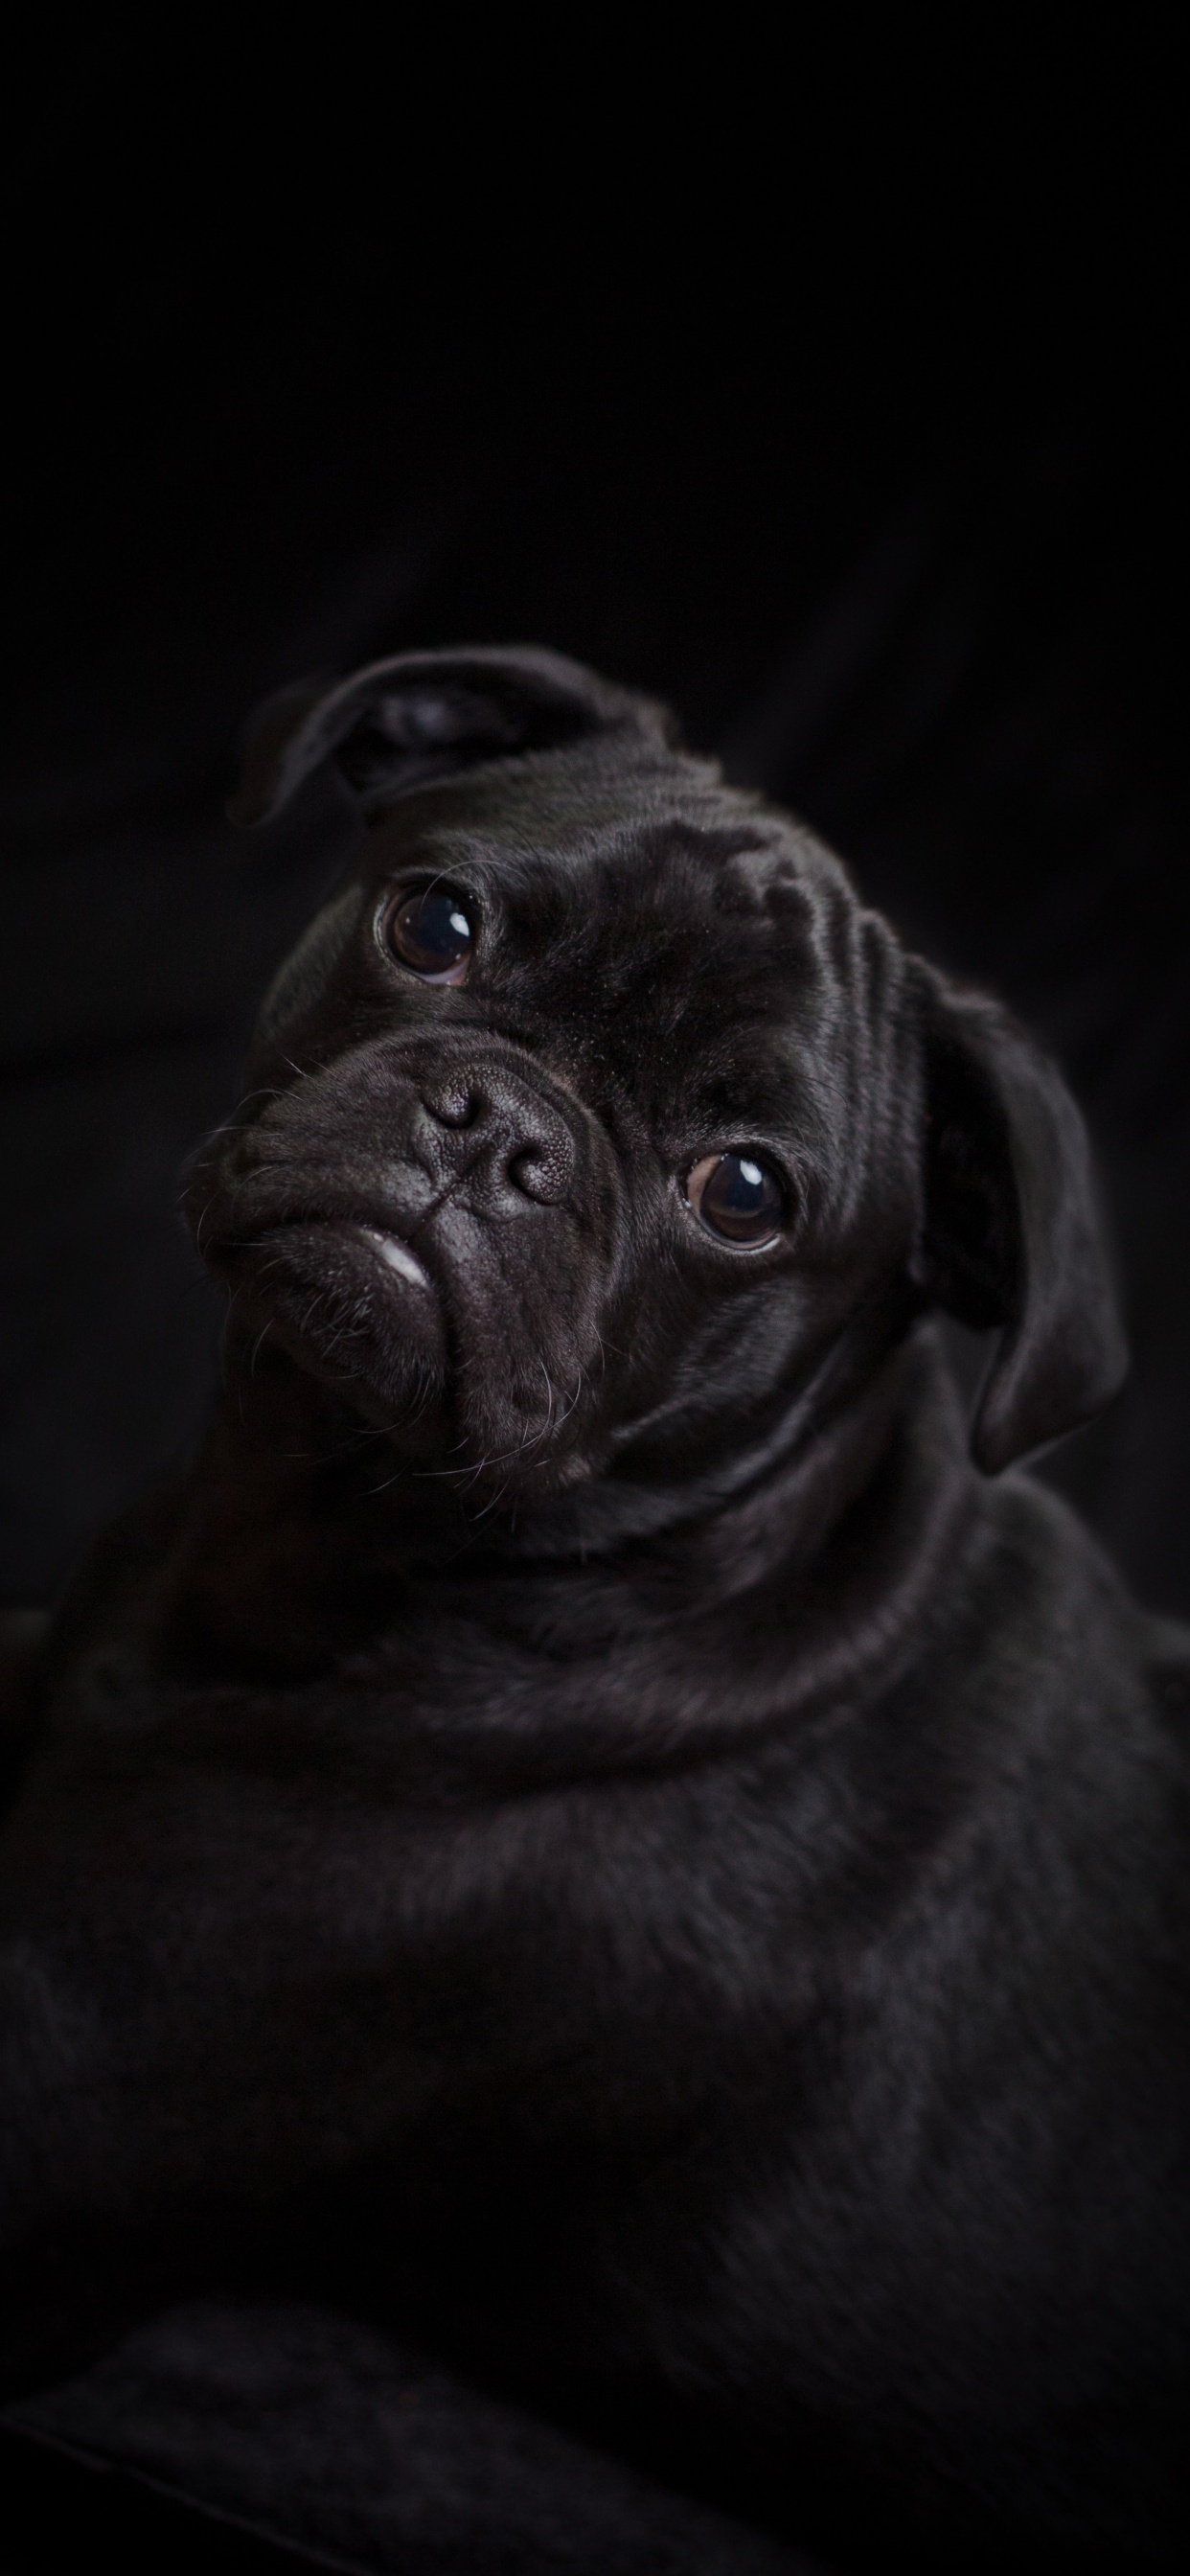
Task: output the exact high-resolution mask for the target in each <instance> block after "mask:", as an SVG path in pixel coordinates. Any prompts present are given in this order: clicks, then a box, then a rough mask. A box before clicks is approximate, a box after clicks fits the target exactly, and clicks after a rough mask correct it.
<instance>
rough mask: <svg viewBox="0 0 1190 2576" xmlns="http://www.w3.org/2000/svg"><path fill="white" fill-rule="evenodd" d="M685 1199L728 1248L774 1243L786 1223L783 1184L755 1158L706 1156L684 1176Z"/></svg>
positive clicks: (737, 1155) (730, 1155) (744, 1153)
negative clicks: (734, 1245)
mask: <svg viewBox="0 0 1190 2576" xmlns="http://www.w3.org/2000/svg"><path fill="white" fill-rule="evenodd" d="M686 1196H687V1198H688V1200H689V1202H690V1205H691V1207H692V1208H693V1210H694V1213H695V1215H696V1216H697V1217H698V1218H699V1219H700V1221H701V1223H702V1224H703V1225H705V1227H706V1228H707V1231H708V1233H709V1234H717V1235H718V1236H719V1238H720V1240H721V1241H722V1242H724V1243H740V1244H745V1245H747V1246H749V1247H750V1248H753V1249H754V1248H755V1247H756V1246H757V1245H759V1244H762V1243H775V1242H776V1239H777V1236H778V1235H779V1234H780V1231H781V1227H782V1224H783V1222H784V1218H785V1192H784V1190H783V1189H782V1187H781V1183H780V1181H779V1180H778V1179H777V1176H776V1173H775V1172H772V1171H770V1169H769V1166H768V1164H767V1163H762V1162H761V1160H760V1158H759V1156H758V1155H756V1154H749V1153H747V1152H741V1153H735V1154H704V1156H703V1159H702V1161H701V1163H695V1165H694V1167H693V1169H692V1170H691V1171H689V1172H688V1173H687V1175H686Z"/></svg>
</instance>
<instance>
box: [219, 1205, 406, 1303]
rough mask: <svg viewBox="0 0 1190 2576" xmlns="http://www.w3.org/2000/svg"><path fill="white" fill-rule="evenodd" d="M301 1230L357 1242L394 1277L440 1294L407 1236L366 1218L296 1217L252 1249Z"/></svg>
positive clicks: (308, 1233)
mask: <svg viewBox="0 0 1190 2576" xmlns="http://www.w3.org/2000/svg"><path fill="white" fill-rule="evenodd" d="M298 1233H301V1234H306V1235H319V1234H321V1235H323V1236H330V1235H338V1236H341V1237H343V1238H344V1240H345V1241H346V1243H347V1244H349V1245H350V1244H351V1243H352V1242H353V1241H354V1242H355V1243H357V1244H360V1245H362V1246H363V1247H364V1248H365V1249H366V1250H367V1251H368V1252H369V1253H371V1254H373V1255H374V1256H375V1258H376V1260H378V1261H380V1262H382V1263H383V1265H384V1268H385V1269H386V1270H387V1271H388V1272H389V1274H390V1276H392V1277H395V1278H397V1279H404V1280H407V1281H408V1283H409V1285H410V1287H412V1288H420V1289H423V1290H424V1291H425V1292H426V1294H427V1295H429V1296H433V1295H434V1294H435V1293H436V1292H435V1289H434V1282H433V1280H432V1279H431V1277H430V1274H429V1271H428V1270H427V1269H426V1266H425V1263H424V1262H422V1261H419V1260H418V1257H417V1254H416V1253H415V1252H412V1251H411V1250H410V1248H409V1245H408V1244H407V1243H406V1242H405V1241H404V1240H403V1238H402V1237H401V1236H400V1235H399V1234H393V1233H392V1232H391V1230H390V1229H389V1228H387V1227H385V1226H379V1225H373V1224H371V1223H370V1222H369V1221H368V1220H367V1219H366V1218H364V1217H359V1218H347V1217H302V1218H296V1219H294V1220H293V1221H292V1222H291V1223H289V1224H287V1225H283V1226H278V1227H276V1228H275V1229H273V1231H272V1233H271V1234H270V1235H269V1236H267V1237H262V1238H261V1246H253V1247H252V1248H253V1249H259V1248H261V1247H262V1246H263V1244H264V1243H265V1242H271V1243H273V1244H277V1243H278V1242H283V1241H284V1239H285V1237H286V1236H292V1235H295V1234H298Z"/></svg>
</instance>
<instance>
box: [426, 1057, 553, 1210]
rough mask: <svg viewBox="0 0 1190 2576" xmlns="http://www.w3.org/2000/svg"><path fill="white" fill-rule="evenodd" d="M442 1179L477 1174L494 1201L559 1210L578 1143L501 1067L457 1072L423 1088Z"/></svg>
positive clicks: (538, 1097)
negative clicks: (509, 1199) (507, 1198)
mask: <svg viewBox="0 0 1190 2576" xmlns="http://www.w3.org/2000/svg"><path fill="white" fill-rule="evenodd" d="M420 1093H421V1102H422V1107H423V1109H424V1110H425V1112H426V1114H427V1120H428V1123H429V1130H430V1132H429V1134H428V1136H427V1138H426V1142H427V1144H428V1145H429V1146H430V1150H431V1153H432V1157H433V1161H434V1163H435V1165H436V1166H437V1167H438V1169H439V1170H440V1171H441V1173H442V1176H443V1178H448V1177H453V1176H454V1175H456V1174H458V1175H460V1176H461V1175H462V1174H463V1173H467V1174H471V1173H474V1174H475V1175H476V1177H477V1179H478V1178H482V1179H484V1180H485V1181H486V1184H487V1188H488V1190H489V1191H494V1192H495V1194H496V1195H497V1196H499V1195H501V1194H503V1193H511V1194H512V1196H513V1197H514V1199H520V1200H524V1199H532V1200H534V1201H536V1203H537V1205H538V1206H540V1207H557V1206H559V1205H560V1204H561V1202H562V1200H563V1199H565V1198H567V1197H568V1196H569V1194H570V1192H571V1190H572V1188H573V1185H574V1171H575V1140H574V1137H573V1135H572V1133H571V1131H570V1128H569V1126H568V1124H567V1122H566V1120H565V1118H564V1117H563V1116H562V1113H561V1111H560V1110H558V1109H556V1108H555V1107H554V1104H553V1103H552V1101H549V1100H546V1099H544V1098H543V1097H542V1095H541V1094H540V1093H539V1092H536V1091H535V1090H534V1089H533V1087H532V1085H531V1084H530V1083H528V1082H524V1081H522V1080H520V1078H519V1077H518V1076H517V1075H515V1074H512V1073H509V1072H507V1071H505V1070H504V1068H503V1067H494V1066H483V1067H482V1068H477V1069H475V1070H467V1069H465V1068H460V1069H458V1070H456V1071H452V1072H449V1073H447V1072H443V1073H441V1074H438V1075H435V1077H434V1079H433V1080H432V1081H429V1082H423V1083H422V1084H421V1086H420Z"/></svg>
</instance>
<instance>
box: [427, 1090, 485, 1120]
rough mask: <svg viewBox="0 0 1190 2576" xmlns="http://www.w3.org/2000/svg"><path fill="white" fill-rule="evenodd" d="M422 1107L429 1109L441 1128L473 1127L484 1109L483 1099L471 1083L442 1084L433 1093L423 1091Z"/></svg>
mask: <svg viewBox="0 0 1190 2576" xmlns="http://www.w3.org/2000/svg"><path fill="white" fill-rule="evenodd" d="M421 1098H422V1107H423V1109H428V1110H429V1113H430V1116H431V1118H436V1119H437V1121H438V1124H439V1126H440V1127H471V1126H473V1125H474V1123H475V1120H476V1119H477V1118H478V1116H479V1113H480V1110H481V1109H482V1107H483V1098H482V1095H481V1093H480V1092H478V1091H477V1090H475V1088H474V1086H473V1085H472V1084H471V1083H469V1082H463V1081H460V1082H442V1083H439V1084H438V1085H437V1087H436V1089H435V1090H434V1091H432V1092H427V1091H423V1093H422V1096H421Z"/></svg>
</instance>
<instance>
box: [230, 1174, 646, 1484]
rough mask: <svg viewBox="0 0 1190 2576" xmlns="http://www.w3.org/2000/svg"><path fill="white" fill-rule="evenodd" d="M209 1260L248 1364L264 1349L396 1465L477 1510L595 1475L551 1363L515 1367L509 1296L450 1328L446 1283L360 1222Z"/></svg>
mask: <svg viewBox="0 0 1190 2576" xmlns="http://www.w3.org/2000/svg"><path fill="white" fill-rule="evenodd" d="M208 1258H210V1259H211V1260H212V1261H213V1264H214V1266H215V1267H216V1268H218V1269H219V1270H221V1271H222V1272H223V1273H224V1275H225V1277H227V1278H228V1280H229V1282H230V1284H231V1285H232V1286H233V1287H234V1290H235V1297H236V1307H237V1313H238V1316H239V1319H240V1324H241V1327H242V1328H244V1329H245V1334H246V1347H247V1349H248V1350H249V1351H251V1349H252V1347H253V1337H255V1338H259V1337H260V1336H261V1335H265V1336H267V1338H268V1340H269V1341H270V1342H271V1343H273V1344H275V1345H276V1346H278V1347H279V1348H280V1349H282V1350H283V1351H285V1352H286V1353H287V1355H288V1357H289V1358H290V1359H291V1360H293V1361H295V1362H296V1364H297V1366H298V1367H299V1368H300V1369H301V1370H302V1372H303V1373H304V1375H305V1376H307V1377H311V1378H315V1379H317V1380H318V1381H319V1382H320V1383H321V1384H322V1385H324V1386H326V1387H328V1388H330V1389H332V1390H333V1391H334V1393H335V1394H336V1395H337V1396H338V1398H339V1399H340V1402H341V1403H344V1404H346V1405H347V1406H348V1408H349V1409H350V1410H351V1411H352V1412H354V1413H356V1414H357V1415H358V1416H359V1418H360V1420H361V1422H362V1423H364V1424H366V1425H367V1426H368V1428H369V1429H372V1430H379V1431H383V1433H384V1434H385V1436H386V1438H387V1440H388V1441H389V1443H390V1444H391V1446H392V1447H393V1448H394V1449H395V1450H396V1452H397V1454H398V1455H399V1456H403V1457H405V1458H407V1459H408V1460H409V1462H410V1463H411V1464H418V1465H421V1466H423V1467H424V1466H426V1465H429V1464H434V1465H435V1466H436V1467H437V1468H438V1470H439V1472H441V1473H442V1474H444V1475H446V1476H448V1477H449V1478H451V1479H452V1480H454V1481H457V1485H458V1489H459V1492H460V1494H461V1495H463V1496H464V1497H465V1498H466V1501H467V1503H468V1505H469V1506H470V1507H471V1508H473V1509H476V1510H482V1509H483V1508H484V1507H485V1506H486V1505H487V1504H489V1503H492V1502H494V1501H497V1500H503V1499H508V1500H510V1501H516V1502H518V1503H519V1502H521V1501H524V1500H528V1499H529V1498H532V1499H534V1500H537V1501H545V1500H547V1499H550V1498H552V1497H553V1496H555V1495H557V1494H560V1493H564V1492H566V1491H568V1490H570V1489H571V1488H572V1487H573V1486H575V1485H576V1484H582V1483H585V1482H586V1481H587V1480H588V1478H589V1477H590V1476H591V1475H592V1474H593V1473H595V1472H597V1462H596V1460H595V1458H594V1457H593V1456H592V1455H591V1454H589V1453H588V1450H587V1448H586V1446H585V1444H583V1443H582V1442H581V1441H576V1440H575V1438H574V1436H573V1434H574V1432H575V1430H576V1429H577V1428H578V1426H577V1424H576V1423H575V1420H574V1415H573V1412H572V1411H571V1410H570V1409H569V1408H567V1407H566V1406H565V1405H562V1406H560V1407H559V1406H558V1405H557V1403H556V1400H555V1398H554V1397H553V1395H552V1394H551V1393H548V1390H549V1389H550V1384H551V1381H550V1373H549V1371H548V1370H547V1369H546V1367H545V1365H544V1363H543V1362H542V1361H540V1360H539V1359H537V1358H536V1356H535V1355H534V1354H533V1353H531V1352H524V1353H522V1354H521V1358H520V1365H519V1366H518V1365H517V1363H516V1361H515V1360H514V1357H513V1351H514V1347H515V1345H516V1342H517V1340H518V1333H517V1321H518V1319H517V1318H516V1317H515V1316H513V1315H510V1314H508V1313H507V1312H505V1311H504V1308H503V1306H502V1304H501V1303H500V1301H499V1299H498V1296H495V1297H493V1301H492V1308H491V1311H490V1313H483V1312H482V1307H483V1306H485V1305H486V1302H487V1301H486V1300H482V1301H481V1312H480V1313H479V1314H477V1312H476V1305H475V1300H474V1298H471V1299H470V1300H468V1301H467V1302H468V1312H467V1315H466V1319H465V1321H464V1318H463V1317H462V1316H461V1315H459V1314H456V1315H455V1316H454V1318H453V1325H452V1324H451V1323H450V1322H449V1321H448V1319H449V1318H450V1310H451V1303H452V1301H451V1296H450V1280H449V1277H448V1278H446V1279H445V1280H440V1279H438V1278H436V1277H435V1276H434V1275H432V1274H431V1272H430V1270H429V1268H428V1267H427V1265H426V1264H425V1263H424V1262H423V1261H422V1260H421V1258H420V1256H419V1254H418V1253H416V1252H414V1251H413V1250H412V1248H411V1247H410V1246H409V1245H408V1244H407V1243H406V1242H404V1241H403V1240H402V1239H401V1237H399V1236H397V1235H394V1234H392V1233H388V1232H386V1231H385V1230H384V1229H383V1228H382V1227H380V1226H377V1225H371V1224H368V1223H366V1222H364V1221H362V1220H361V1221H358V1222H351V1223H349V1222H346V1221H344V1220H340V1219H334V1220H329V1219H328V1220H318V1221H313V1222H311V1221H295V1222H291V1223H287V1224H283V1225H279V1226H275V1227H272V1228H270V1229H269V1230H268V1231H267V1232H265V1233H262V1234H261V1235H259V1236H258V1237H257V1238H256V1239H255V1240H254V1241H253V1242H251V1243H244V1242H242V1241H241V1242H238V1243H236V1244H235V1245H234V1246H233V1247H229V1248H228V1249H227V1250H225V1251H221V1250H220V1248H218V1247H208ZM460 1327H461V1328H462V1332H463V1335H464V1338H465V1340H466V1343H467V1351H468V1354H469V1356H468V1358H467V1360H466V1363H465V1365H463V1366H462V1367H461V1368H460V1367H459V1365H458V1364H457V1360H456V1358H455V1356H454V1354H453V1351H452V1345H453V1343H454V1341H455V1340H456V1339H457V1338H458V1337H459V1334H460ZM249 1364H250V1363H249ZM543 1387H544V1389H545V1390H546V1391H547V1394H546V1399H545V1400H544V1401H543ZM468 1395H470V1396H471V1399H472V1406H473V1407H475V1406H476V1405H477V1403H478V1410H477V1418H476V1419H474V1420H469V1419H468V1418H467V1416H468V1410H469V1408H468V1404H467V1397H468ZM536 1416H540V1419H536V1418H535V1417H536ZM559 1417H560V1418H559ZM568 1433H569V1434H570V1435H571V1436H569V1437H567V1436H566V1435H567V1434H568ZM605 1445H606V1444H605Z"/></svg>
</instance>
